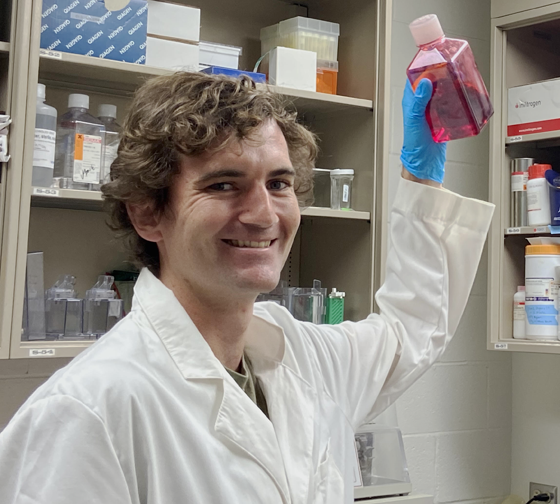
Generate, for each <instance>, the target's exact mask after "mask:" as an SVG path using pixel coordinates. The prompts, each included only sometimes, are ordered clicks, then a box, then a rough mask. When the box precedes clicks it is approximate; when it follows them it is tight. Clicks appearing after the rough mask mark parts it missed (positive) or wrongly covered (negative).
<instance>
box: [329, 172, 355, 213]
mask: <svg viewBox="0 0 560 504" xmlns="http://www.w3.org/2000/svg"><path fill="white" fill-rule="evenodd" d="M353 180H354V170H331V208H332V209H333V210H350V209H351V208H352V181H353Z"/></svg>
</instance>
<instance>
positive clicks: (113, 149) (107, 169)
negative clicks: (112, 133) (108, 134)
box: [103, 143, 119, 182]
mask: <svg viewBox="0 0 560 504" xmlns="http://www.w3.org/2000/svg"><path fill="white" fill-rule="evenodd" d="M118 149H119V144H118V143H115V144H113V145H106V146H105V161H104V163H103V179H104V180H103V181H104V182H109V181H110V177H109V175H110V173H111V165H112V164H113V161H114V160H115V159H117V151H118Z"/></svg>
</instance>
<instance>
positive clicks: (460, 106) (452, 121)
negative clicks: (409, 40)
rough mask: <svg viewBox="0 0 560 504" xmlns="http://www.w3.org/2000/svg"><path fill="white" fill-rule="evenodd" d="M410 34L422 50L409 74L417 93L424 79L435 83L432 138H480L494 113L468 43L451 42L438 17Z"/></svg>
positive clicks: (429, 17) (419, 22) (420, 23)
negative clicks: (477, 136) (417, 88)
mask: <svg viewBox="0 0 560 504" xmlns="http://www.w3.org/2000/svg"><path fill="white" fill-rule="evenodd" d="M410 31H411V33H412V36H413V37H414V40H415V42H416V45H417V46H418V47H419V50H418V52H417V53H416V56H415V57H414V59H413V60H412V63H411V64H410V65H409V66H408V68H407V70H406V74H407V76H408V80H409V81H410V83H411V84H412V88H413V89H416V86H417V85H418V83H419V82H420V80H422V79H424V78H427V79H430V80H431V81H432V84H433V88H434V89H433V93H432V98H431V100H430V102H429V103H428V106H427V107H426V119H427V121H428V125H429V126H430V130H431V132H432V138H433V139H434V141H436V142H447V141H448V140H456V139H458V138H466V137H470V136H474V135H478V134H479V133H480V132H481V130H482V128H484V126H485V125H486V123H487V122H488V119H490V117H491V116H492V114H493V113H494V109H493V108H492V104H491V103H490V98H489V97H488V91H487V90H486V86H485V85H484V81H483V80H482V77H481V75H480V73H479V71H478V68H477V67H476V63H475V61H474V56H473V53H472V51H471V48H470V46H469V44H468V42H467V41H465V40H459V39H451V38H447V37H446V36H445V34H444V33H443V30H442V29H441V25H440V24H439V20H438V18H437V16H436V15H435V14H428V15H427V16H423V17H421V18H418V19H416V20H415V21H413V22H412V23H411V24H410Z"/></svg>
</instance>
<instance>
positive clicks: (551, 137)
mask: <svg viewBox="0 0 560 504" xmlns="http://www.w3.org/2000/svg"><path fill="white" fill-rule="evenodd" d="M526 142H546V144H548V146H553V145H556V144H558V145H560V131H546V132H544V133H531V134H529V135H517V136H512V137H509V136H508V137H506V146H507V145H514V144H517V143H526ZM545 146H547V145H543V147H545Z"/></svg>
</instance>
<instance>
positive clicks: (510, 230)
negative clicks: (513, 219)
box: [506, 227, 521, 234]
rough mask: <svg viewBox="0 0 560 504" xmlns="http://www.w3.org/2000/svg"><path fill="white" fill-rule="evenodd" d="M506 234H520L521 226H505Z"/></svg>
mask: <svg viewBox="0 0 560 504" xmlns="http://www.w3.org/2000/svg"><path fill="white" fill-rule="evenodd" d="M506 234H521V228H518V227H515V228H507V229H506Z"/></svg>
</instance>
